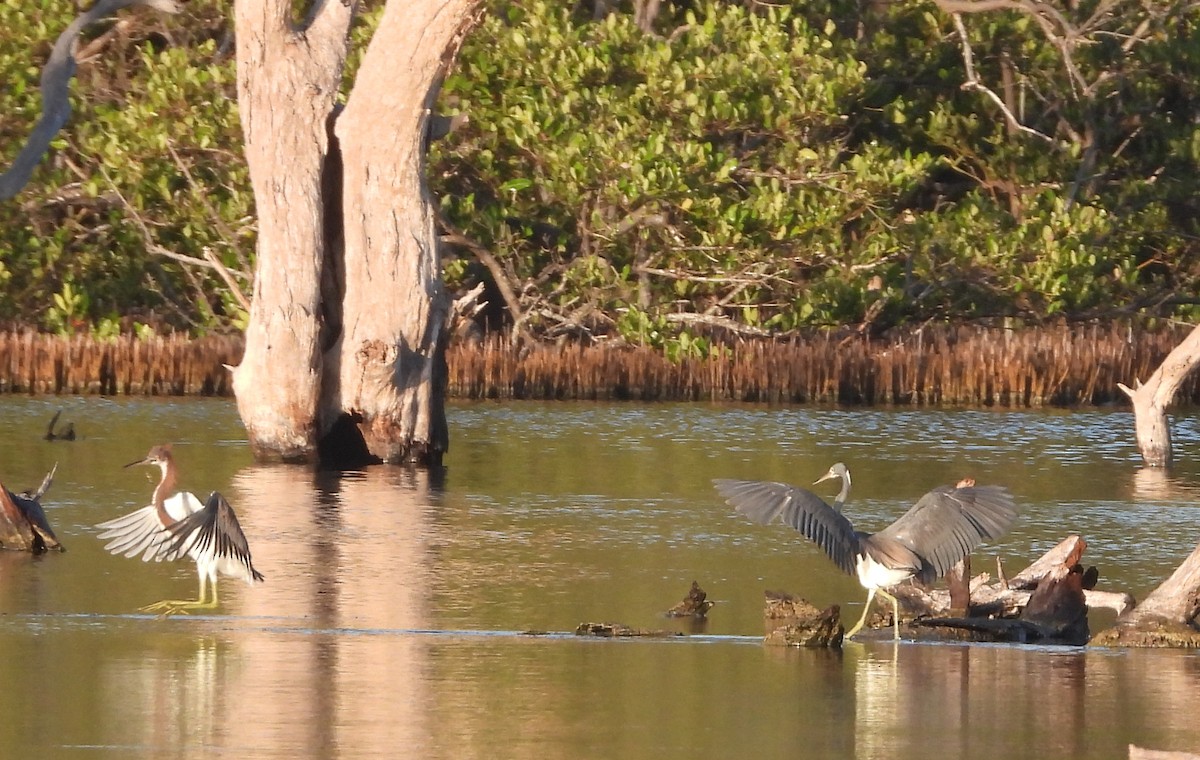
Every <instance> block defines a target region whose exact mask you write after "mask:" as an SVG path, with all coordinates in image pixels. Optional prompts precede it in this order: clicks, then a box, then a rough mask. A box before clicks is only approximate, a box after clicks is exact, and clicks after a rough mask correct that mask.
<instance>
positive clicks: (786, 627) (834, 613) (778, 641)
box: [763, 591, 846, 647]
mask: <svg viewBox="0 0 1200 760" xmlns="http://www.w3.org/2000/svg"><path fill="white" fill-rule="evenodd" d="M841 618H842V611H841V608H840V607H838V605H836V604H835V605H832V606H831V607H829V608H827V609H824V610H819V609H817V608H816V607H814V606H813V605H812V604H810V603H809V602H808V601H806V600H804V599H801V598H800V597H797V596H792V595H791V594H788V593H785V592H782V591H767V592H766V602H765V605H764V607H763V619H764V622H765V624H766V636H765V637H764V638H763V643H764V644H768V645H772V646H791V647H840V646H841V645H842V636H843V635H844V634H845V632H846V631H845V628H843V627H842V619H841Z"/></svg>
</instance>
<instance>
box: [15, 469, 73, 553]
mask: <svg viewBox="0 0 1200 760" xmlns="http://www.w3.org/2000/svg"><path fill="white" fill-rule="evenodd" d="M57 470H58V465H55V466H54V467H52V468H51V469H50V472H48V473H46V477H45V478H43V479H42V484H41V485H40V486H38V488H37V490H35V491H23V492H22V493H19V494H16V493H13V492H12V491H9V490H8V489H7V488H5V487H4V484H3V483H0V549H15V550H17V551H26V552H33V553H34V554H40V553H42V552H45V551H49V550H51V549H54V550H56V551H65V549H64V548H63V545H62V544H61V543H59V541H58V537H57V536H55V535H54V531H53V530H52V529H51V528H50V523H49V521H47V520H46V513H45V512H43V511H42V504H41V499H42V496H44V495H45V493H46V491H47V490H49V488H50V484H51V483H53V482H54V473H55V472H56V471H57Z"/></svg>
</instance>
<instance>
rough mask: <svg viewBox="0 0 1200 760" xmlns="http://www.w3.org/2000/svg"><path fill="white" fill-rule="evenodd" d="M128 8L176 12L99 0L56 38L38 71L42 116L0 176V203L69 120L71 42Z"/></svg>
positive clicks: (158, 0)
mask: <svg viewBox="0 0 1200 760" xmlns="http://www.w3.org/2000/svg"><path fill="white" fill-rule="evenodd" d="M129 5H147V6H149V7H151V8H154V9H155V10H159V11H162V12H163V13H179V12H180V11H181V10H182V9H181V8H180V6H179V5H178V4H176V3H175V0H100V2H98V3H96V4H95V5H93V6H92V7H91V8H90V9H89V10H87V11H86V12H84V13H81V14H79V16H77V17H76V19H75V20H74V21H72V22H71V24H70V25H69V26H68V27H67V28H66V30H64V31H63V33H62V34H60V35H59V36H58V41H57V42H55V43H54V49H53V50H52V51H51V53H50V58H49V60H47V61H46V66H45V68H43V69H42V84H41V88H42V117H41V118H40V119H38V123H37V124H36V125H34V127H33V131H32V132H30V133H29V140H28V141H26V143H25V146H24V147H23V148H21V152H20V153H18V154H17V157H16V159H14V160H13V163H12V166H11V167H9V169H8V171H6V172H5V173H4V174H0V200H8V199H9V198H12V197H13V196H15V195H16V194H17V193H19V192H21V189H22V188H24V187H25V185H26V184H28V182H29V177H30V176H31V175H32V174H33V170H34V168H35V167H37V165H38V162H39V161H41V160H42V156H43V155H45V153H46V150H47V149H48V148H49V147H50V141H51V140H53V139H54V136H55V135H56V134H58V130H60V129H62V127H63V125H64V124H66V123H67V119H69V118H70V117H71V103H70V99H69V97H68V96H69V95H70V83H71V77H73V76H74V75H75V56H74V50H75V42H76V38H77V37H78V36H79V33H80V32H82V31H83V30H84V28H86V27H87V26H89V25H91V24H93V23H95V22H96V21H99V20H100V19H102V18H104V17H105V16H108V15H110V14H112V13H115V12H116V11H118V10H120V9H121V8H124V7H126V6H129Z"/></svg>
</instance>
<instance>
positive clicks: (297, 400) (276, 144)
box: [233, 0, 354, 460]
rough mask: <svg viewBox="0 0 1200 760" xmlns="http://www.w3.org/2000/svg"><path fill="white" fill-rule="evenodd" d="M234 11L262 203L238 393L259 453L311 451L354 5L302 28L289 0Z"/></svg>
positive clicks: (242, 93)
mask: <svg viewBox="0 0 1200 760" xmlns="http://www.w3.org/2000/svg"><path fill="white" fill-rule="evenodd" d="M235 11H236V34H237V58H238V67H237V72H238V106H239V110H240V113H241V121H242V131H243V134H244V135H245V142H246V145H245V151H246V160H247V163H248V165H249V169H250V180H251V183H252V186H253V188H254V199H255V205H256V208H257V212H258V254H257V255H258V260H257V265H256V268H255V276H254V299H253V302H252V305H251V308H250V322H249V325H248V327H247V328H246V351H245V356H244V358H243V360H242V363H241V365H240V366H238V367H237V368H236V369H235V370H234V372H233V390H234V394H235V395H236V396H237V403H238V412H239V413H240V414H241V417H242V421H243V423H244V424H245V426H246V432H247V434H248V436H249V439H250V445H251V447H252V448H253V449H254V452H255V454H256V456H258V457H260V458H280V459H283V460H308V459H311V458H312V457H313V453H314V452H315V449H316V444H317V441H318V438H319V435H320V426H319V423H318V419H317V414H318V409H319V406H318V402H319V399H320V394H321V382H320V381H321V361H320V343H319V337H320V334H319V333H320V328H321V306H322V304H321V274H322V267H323V266H324V265H325V246H326V241H325V218H324V209H323V205H322V204H323V197H322V193H321V180H322V173H323V171H324V169H325V162H326V157H327V155H328V153H329V136H328V130H327V127H326V125H327V123H328V120H329V116H330V113H331V112H332V111H333V108H334V105H335V98H336V97H337V94H338V89H339V86H340V83H341V76H342V69H343V66H344V64H345V60H346V54H347V52H348V49H349V42H348V39H347V32H348V30H349V27H350V21H351V19H352V17H353V11H354V9H353V6H352V5H347V4H344V3H325V4H323V5H321V6H320V8H319V10H318V12H317V14H316V15H315V17H314V18H313V19H312V20H311V23H309V25H308V27H307V28H305V29H300V28H296V27H294V26H293V25H292V23H291V3H289V2H287V1H286V0H243V1H242V2H238V3H237V4H236V8H235Z"/></svg>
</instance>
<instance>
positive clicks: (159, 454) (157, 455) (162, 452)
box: [125, 443, 178, 522]
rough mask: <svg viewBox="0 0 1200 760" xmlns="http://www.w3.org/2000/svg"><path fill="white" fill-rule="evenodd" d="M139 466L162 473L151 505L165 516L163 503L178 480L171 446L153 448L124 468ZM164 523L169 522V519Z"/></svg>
mask: <svg viewBox="0 0 1200 760" xmlns="http://www.w3.org/2000/svg"><path fill="white" fill-rule="evenodd" d="M139 464H150V465H155V466H157V467H158V469H159V471H160V472H161V473H162V476H161V478H160V479H159V481H158V485H157V486H155V488H154V501H153V502H152V503H153V504H154V506H155V507H157V508H158V511H159V512H160V515H161V516H165V514H166V512H165V507H164V506H163V502H165V501H166V499H167V497H168V496H170V495H171V494H172V493H173V492H174V491H175V483H176V480H177V479H178V476H177V474H176V472H175V458H174V457H172V456H171V444H169V443H164V444H161V445H159V446H155V447H154V448H152V449H150V452H149V453H148V454H146V456H145V457H143V458H142V459H139V460H137V461H136V462H130V463H129V464H127V465H125V466H126V467H134V466H136V465H139ZM166 521H167V522H170V520H169V518H168V519H167V520H166Z"/></svg>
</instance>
